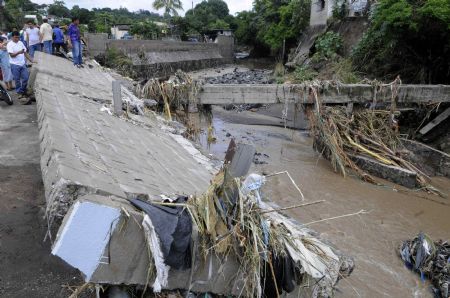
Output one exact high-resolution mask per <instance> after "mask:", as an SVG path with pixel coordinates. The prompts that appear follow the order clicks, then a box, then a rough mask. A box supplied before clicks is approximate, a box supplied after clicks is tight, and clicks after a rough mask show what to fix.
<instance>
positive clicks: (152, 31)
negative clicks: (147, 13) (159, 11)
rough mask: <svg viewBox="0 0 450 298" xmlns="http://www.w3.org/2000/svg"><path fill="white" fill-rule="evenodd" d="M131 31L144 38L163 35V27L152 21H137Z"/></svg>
mask: <svg viewBox="0 0 450 298" xmlns="http://www.w3.org/2000/svg"><path fill="white" fill-rule="evenodd" d="M130 33H131V34H132V35H139V36H141V37H143V38H144V39H154V38H155V37H158V36H160V35H161V29H160V28H159V27H158V26H157V25H156V24H155V23H154V22H152V21H142V22H135V23H133V24H132V25H131V28H130Z"/></svg>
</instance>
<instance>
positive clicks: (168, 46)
mask: <svg viewBox="0 0 450 298" xmlns="http://www.w3.org/2000/svg"><path fill="white" fill-rule="evenodd" d="M86 39H87V42H88V52H89V54H90V55H91V56H93V57H95V56H97V55H100V54H104V53H105V51H106V50H107V49H109V48H116V49H118V50H120V51H122V52H124V53H125V54H127V55H128V56H130V57H131V58H132V59H133V64H134V65H135V70H136V73H137V74H138V76H139V77H141V78H148V77H159V76H167V75H171V74H173V72H174V71H176V70H177V69H181V70H183V71H191V70H197V69H202V68H208V67H215V66H217V65H220V64H224V63H230V62H232V61H233V59H234V37H232V36H219V37H218V38H217V41H216V42H215V43H192V42H174V41H162V40H110V39H106V38H104V36H103V35H98V34H87V35H86Z"/></svg>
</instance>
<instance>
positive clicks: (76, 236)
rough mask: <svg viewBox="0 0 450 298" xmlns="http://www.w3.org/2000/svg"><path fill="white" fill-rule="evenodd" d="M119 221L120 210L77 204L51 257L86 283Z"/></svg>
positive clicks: (92, 204)
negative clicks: (67, 265)
mask: <svg viewBox="0 0 450 298" xmlns="http://www.w3.org/2000/svg"><path fill="white" fill-rule="evenodd" d="M119 218H120V210H119V209H116V208H111V207H107V206H104V205H100V204H94V203H91V202H81V203H80V202H76V203H75V204H74V206H73V207H72V211H71V212H70V217H69V218H68V220H67V221H66V223H65V225H64V229H63V231H62V232H61V234H60V235H59V237H58V238H57V240H56V243H55V245H54V246H53V250H52V254H53V255H56V256H58V257H60V258H61V259H63V260H64V261H66V262H67V263H68V264H70V265H71V266H73V267H75V268H78V269H79V270H80V271H81V272H82V273H83V274H84V275H85V276H86V277H85V280H86V281H89V280H90V278H91V276H92V274H93V273H94V272H95V270H96V269H97V267H98V265H99V263H100V262H101V261H102V256H103V253H104V251H105V248H106V245H107V244H108V241H109V238H110V236H111V234H112V232H113V231H114V229H115V227H116V224H117V222H118V221H119Z"/></svg>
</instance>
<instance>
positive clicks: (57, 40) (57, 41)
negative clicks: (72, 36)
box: [53, 24, 67, 53]
mask: <svg viewBox="0 0 450 298" xmlns="http://www.w3.org/2000/svg"><path fill="white" fill-rule="evenodd" d="M53 45H54V46H55V52H58V53H59V52H60V50H61V47H62V48H63V50H64V51H65V52H67V47H66V44H65V40H64V33H63V31H62V30H61V28H59V24H55V28H53Z"/></svg>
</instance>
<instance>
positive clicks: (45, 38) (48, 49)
mask: <svg viewBox="0 0 450 298" xmlns="http://www.w3.org/2000/svg"><path fill="white" fill-rule="evenodd" d="M42 22H43V23H42V25H41V28H40V29H39V33H40V34H41V37H42V43H43V44H44V52H45V53H47V54H50V55H51V54H52V50H53V49H52V41H53V28H52V26H51V25H50V24H49V23H48V19H47V18H45V19H43V20H42Z"/></svg>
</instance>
